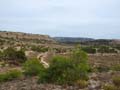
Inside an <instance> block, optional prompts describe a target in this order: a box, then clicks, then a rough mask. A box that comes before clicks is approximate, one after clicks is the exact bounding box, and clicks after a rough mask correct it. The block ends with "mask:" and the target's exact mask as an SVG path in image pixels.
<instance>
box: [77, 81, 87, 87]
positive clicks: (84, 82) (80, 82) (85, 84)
mask: <svg viewBox="0 0 120 90" xmlns="http://www.w3.org/2000/svg"><path fill="white" fill-rule="evenodd" d="M77 85H78V86H79V88H80V89H83V88H86V87H87V86H88V82H87V81H85V80H78V81H77Z"/></svg>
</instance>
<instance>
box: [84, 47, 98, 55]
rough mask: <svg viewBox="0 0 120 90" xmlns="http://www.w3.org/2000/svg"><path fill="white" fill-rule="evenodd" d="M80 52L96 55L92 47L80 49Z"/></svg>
mask: <svg viewBox="0 0 120 90" xmlns="http://www.w3.org/2000/svg"><path fill="white" fill-rule="evenodd" d="M82 50H83V51H85V52H87V53H91V54H94V53H96V49H95V48H93V47H82Z"/></svg>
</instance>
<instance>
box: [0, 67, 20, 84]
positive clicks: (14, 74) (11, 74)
mask: <svg viewBox="0 0 120 90" xmlns="http://www.w3.org/2000/svg"><path fill="white" fill-rule="evenodd" d="M21 77H22V72H21V71H19V70H16V69H15V70H10V71H8V72H6V73H1V74H0V82H5V81H11V80H14V79H18V78H21Z"/></svg>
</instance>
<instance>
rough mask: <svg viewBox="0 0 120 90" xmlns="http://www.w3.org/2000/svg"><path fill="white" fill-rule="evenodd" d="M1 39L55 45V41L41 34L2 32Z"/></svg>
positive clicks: (0, 32) (0, 33)
mask: <svg viewBox="0 0 120 90" xmlns="http://www.w3.org/2000/svg"><path fill="white" fill-rule="evenodd" d="M0 38H3V39H11V40H21V41H27V42H28V41H36V42H38V43H39V42H40V43H55V41H54V40H53V39H52V38H51V37H50V36H48V35H40V34H30V33H22V32H8V31H0Z"/></svg>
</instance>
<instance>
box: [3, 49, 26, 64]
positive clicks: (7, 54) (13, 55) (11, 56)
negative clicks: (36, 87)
mask: <svg viewBox="0 0 120 90" xmlns="http://www.w3.org/2000/svg"><path fill="white" fill-rule="evenodd" d="M2 58H3V59H4V60H5V61H6V62H10V63H11V64H18V63H23V62H25V61H26V59H27V58H26V56H25V53H24V52H23V51H21V50H20V51H16V50H15V49H14V48H11V47H9V48H7V49H6V50H4V52H3V55H2Z"/></svg>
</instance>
